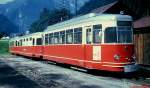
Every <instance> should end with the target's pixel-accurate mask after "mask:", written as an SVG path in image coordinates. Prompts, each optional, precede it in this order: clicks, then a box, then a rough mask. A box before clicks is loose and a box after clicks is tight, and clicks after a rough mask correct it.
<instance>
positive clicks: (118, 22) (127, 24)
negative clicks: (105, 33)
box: [117, 21, 132, 26]
mask: <svg viewBox="0 0 150 88" xmlns="http://www.w3.org/2000/svg"><path fill="white" fill-rule="evenodd" d="M117 25H118V26H132V22H131V21H117Z"/></svg>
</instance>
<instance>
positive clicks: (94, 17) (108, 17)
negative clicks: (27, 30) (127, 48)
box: [44, 13, 132, 32]
mask: <svg viewBox="0 0 150 88" xmlns="http://www.w3.org/2000/svg"><path fill="white" fill-rule="evenodd" d="M94 20H125V21H132V17H131V16H129V15H121V14H98V13H89V14H87V15H83V16H79V17H75V18H73V19H70V20H67V21H64V22H60V23H57V24H54V25H51V26H48V27H47V29H46V30H44V31H45V32H47V31H52V30H56V29H58V28H62V27H66V26H70V25H75V24H78V23H82V22H85V21H94Z"/></svg>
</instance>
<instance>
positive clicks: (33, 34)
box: [10, 32, 43, 41]
mask: <svg viewBox="0 0 150 88" xmlns="http://www.w3.org/2000/svg"><path fill="white" fill-rule="evenodd" d="M42 34H43V32H36V33H32V34H27V35H24V36H17V37H14V38H11V39H10V41H14V40H20V39H23V38H26V37H31V36H34V37H35V36H41V35H42Z"/></svg>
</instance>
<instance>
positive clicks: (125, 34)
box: [118, 27, 132, 43]
mask: <svg viewBox="0 0 150 88" xmlns="http://www.w3.org/2000/svg"><path fill="white" fill-rule="evenodd" d="M118 43H132V30H131V27H118Z"/></svg>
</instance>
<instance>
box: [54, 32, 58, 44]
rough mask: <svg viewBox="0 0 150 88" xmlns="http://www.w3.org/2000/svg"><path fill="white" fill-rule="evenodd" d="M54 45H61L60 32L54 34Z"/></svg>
mask: <svg viewBox="0 0 150 88" xmlns="http://www.w3.org/2000/svg"><path fill="white" fill-rule="evenodd" d="M54 44H59V32H56V33H54Z"/></svg>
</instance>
